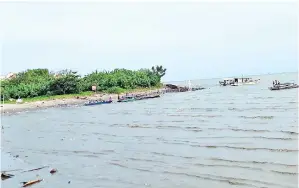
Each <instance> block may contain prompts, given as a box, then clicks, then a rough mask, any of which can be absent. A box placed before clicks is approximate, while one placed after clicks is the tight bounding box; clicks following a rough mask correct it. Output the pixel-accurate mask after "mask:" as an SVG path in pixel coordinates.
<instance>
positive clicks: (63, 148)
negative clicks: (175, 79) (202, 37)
mask: <svg viewBox="0 0 299 188" xmlns="http://www.w3.org/2000/svg"><path fill="white" fill-rule="evenodd" d="M260 78H261V79H262V82H261V83H259V84H257V85H252V86H241V87H219V86H215V84H217V81H218V80H214V81H213V80H212V81H211V80H205V81H201V84H202V85H203V86H207V87H210V88H209V89H206V90H201V91H197V92H188V93H176V94H166V95H164V96H163V97H161V98H159V99H153V100H146V101H136V102H131V103H123V104H111V105H102V106H93V107H77V108H60V109H46V110H42V111H39V112H30V113H22V114H18V115H13V116H4V117H3V118H2V125H3V126H4V127H5V129H4V133H3V134H2V170H9V169H11V168H28V169H30V168H34V167H40V166H43V165H50V166H53V167H56V168H57V169H58V170H59V172H58V173H57V174H55V175H52V176H51V175H49V173H48V171H42V170H41V171H36V172H34V173H31V174H26V173H24V174H21V173H20V174H18V173H17V174H16V177H15V178H12V179H9V180H5V181H4V182H3V185H4V187H16V186H17V185H18V183H19V182H20V181H26V180H30V179H34V178H35V176H36V174H39V175H40V176H41V177H43V178H44V179H45V181H44V182H42V183H40V184H38V185H35V187H36V188H38V187H44V188H50V187H51V188H52V187H55V186H56V187H65V186H68V181H71V185H69V186H71V187H74V188H82V187H84V188H91V187H113V188H126V187H155V188H160V187H161V188H162V187H163V188H173V187H180V188H181V187H184V188H191V187H192V188H193V187H194V188H198V187H220V188H226V187H271V188H272V187H273V188H275V187H277V188H281V187H290V188H291V187H297V184H298V178H297V176H298V170H297V168H298V162H297V157H298V144H297V142H298V127H297V124H298V99H297V92H298V90H297V89H292V90H284V91H270V90H268V89H267V87H268V86H269V85H271V83H272V80H273V79H280V80H281V82H283V81H290V80H294V81H296V82H297V75H296V74H287V75H267V76H261V77H260ZM7 152H10V153H11V155H19V158H17V159H15V160H14V162H10V163H8V162H6V157H5V156H4V157H3V155H4V153H7ZM3 158H4V160H3ZM5 168H6V169H5Z"/></svg>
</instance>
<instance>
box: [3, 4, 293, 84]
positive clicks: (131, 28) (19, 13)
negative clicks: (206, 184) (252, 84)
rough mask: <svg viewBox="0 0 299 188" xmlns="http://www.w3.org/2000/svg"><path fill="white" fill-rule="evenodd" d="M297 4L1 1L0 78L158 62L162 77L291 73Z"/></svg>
mask: <svg viewBox="0 0 299 188" xmlns="http://www.w3.org/2000/svg"><path fill="white" fill-rule="evenodd" d="M297 24H298V3H297V4H296V2H293V3H290V2H285V3H257V2H254V3H248V2H247V3H233V2H231V3H229V2H226V3H224V2H219V3H216V2H210V3H207V2H193V3H181V2H178V3H175V2H167V3H160V2H154V3H138V2H131V3H130V2H127V3H117V2H112V3H104V2H90V3H83V2H81V3H80V2H75V3H62V2H53V3H34V2H32V3H1V4H0V33H1V35H0V36H1V40H0V57H1V59H0V61H1V74H2V75H3V74H7V73H9V72H19V71H23V70H26V69H33V68H48V69H50V70H53V71H58V70H61V69H72V70H76V71H78V72H79V73H80V74H82V75H84V74H87V73H89V72H92V71H94V70H96V69H98V70H112V69H114V68H127V69H139V68H150V67H151V66H153V65H163V66H164V67H165V68H167V73H166V75H165V77H164V78H163V80H165V81H174V80H188V79H201V78H220V77H227V76H241V75H252V74H267V73H278V72H295V71H298V45H297V42H298V25H297Z"/></svg>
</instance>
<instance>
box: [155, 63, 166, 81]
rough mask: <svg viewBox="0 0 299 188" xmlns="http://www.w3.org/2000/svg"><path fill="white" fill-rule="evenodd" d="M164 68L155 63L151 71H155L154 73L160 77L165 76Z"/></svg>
mask: <svg viewBox="0 0 299 188" xmlns="http://www.w3.org/2000/svg"><path fill="white" fill-rule="evenodd" d="M166 70H167V69H166V68H163V66H162V65H160V66H159V65H156V67H155V66H153V67H152V72H153V73H155V74H156V75H158V76H159V77H160V78H162V77H163V76H165V74H166Z"/></svg>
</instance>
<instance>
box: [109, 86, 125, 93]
mask: <svg viewBox="0 0 299 188" xmlns="http://www.w3.org/2000/svg"><path fill="white" fill-rule="evenodd" d="M106 92H107V93H115V94H121V93H124V92H125V89H123V88H120V87H111V88H108V89H107V90H106Z"/></svg>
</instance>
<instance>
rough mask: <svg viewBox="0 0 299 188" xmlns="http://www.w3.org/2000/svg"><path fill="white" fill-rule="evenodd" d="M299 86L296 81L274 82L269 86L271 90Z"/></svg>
mask: <svg viewBox="0 0 299 188" xmlns="http://www.w3.org/2000/svg"><path fill="white" fill-rule="evenodd" d="M293 88H299V85H297V84H295V83H282V84H280V83H279V84H274V85H273V86H272V87H269V89H270V90H283V89H293Z"/></svg>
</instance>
